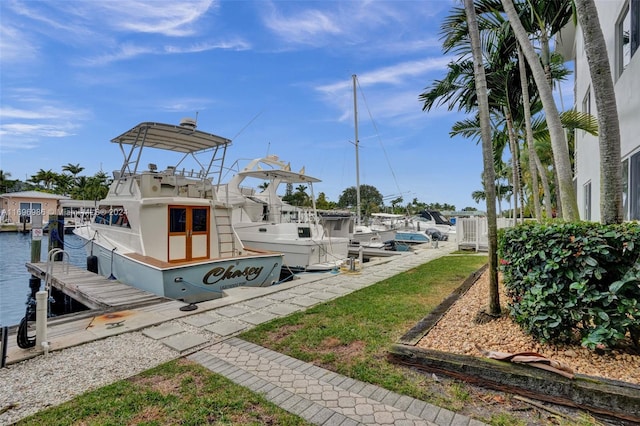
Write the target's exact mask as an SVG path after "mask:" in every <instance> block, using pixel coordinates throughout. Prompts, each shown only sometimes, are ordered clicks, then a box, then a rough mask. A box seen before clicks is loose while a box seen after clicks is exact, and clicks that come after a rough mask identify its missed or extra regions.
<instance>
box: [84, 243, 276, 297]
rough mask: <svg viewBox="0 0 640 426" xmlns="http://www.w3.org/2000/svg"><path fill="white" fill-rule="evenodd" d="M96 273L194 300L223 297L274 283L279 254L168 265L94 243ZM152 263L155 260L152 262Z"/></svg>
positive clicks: (158, 292) (152, 291) (159, 293)
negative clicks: (235, 290) (240, 289)
mask: <svg viewBox="0 0 640 426" xmlns="http://www.w3.org/2000/svg"><path fill="white" fill-rule="evenodd" d="M93 253H94V255H97V258H98V273H100V274H101V275H104V276H105V277H111V278H113V279H117V280H118V281H120V282H122V283H125V284H128V285H130V286H132V287H136V288H139V289H141V290H145V291H148V292H150V293H154V294H157V295H159V296H164V297H168V298H171V299H176V300H183V301H185V302H187V303H197V302H202V301H205V300H212V299H217V298H220V297H222V296H223V295H224V294H223V292H224V291H225V290H227V289H230V288H235V287H240V286H250V287H267V286H270V285H272V284H274V283H276V282H277V281H278V279H279V277H280V270H281V268H282V255H281V254H280V253H263V254H256V255H247V256H241V257H234V258H221V259H209V260H206V261H202V262H197V263H188V264H176V265H171V264H169V265H168V266H167V265H166V264H165V265H160V263H163V262H158V264H152V263H149V262H143V261H141V260H139V259H137V258H136V257H139V256H134V255H133V254H122V253H118V252H117V251H112V250H110V249H108V248H106V247H103V246H101V245H99V244H95V243H94V244H93ZM154 263H155V262H154Z"/></svg>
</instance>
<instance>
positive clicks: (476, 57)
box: [464, 0, 500, 316]
mask: <svg viewBox="0 0 640 426" xmlns="http://www.w3.org/2000/svg"><path fill="white" fill-rule="evenodd" d="M464 10H465V13H466V15H467V22H468V29H469V38H470V39H471V48H472V52H473V74H474V76H475V81H476V93H477V95H478V114H479V117H480V129H481V133H482V162H483V165H484V186H485V191H486V193H487V222H488V243H489V247H488V248H489V314H491V315H495V316H498V315H500V295H499V293H498V226H497V221H496V186H495V183H496V172H495V169H494V165H493V142H492V140H491V121H490V118H489V97H488V93H487V79H486V76H485V73H484V63H483V61H482V50H481V47H480V33H479V31H478V22H477V20H476V10H475V5H474V4H473V0H464Z"/></svg>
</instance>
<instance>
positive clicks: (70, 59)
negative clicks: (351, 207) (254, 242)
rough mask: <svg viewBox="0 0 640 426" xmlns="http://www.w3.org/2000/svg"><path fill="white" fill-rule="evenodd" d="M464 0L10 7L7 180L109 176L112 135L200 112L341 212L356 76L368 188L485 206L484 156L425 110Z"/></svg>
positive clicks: (351, 179) (4, 136)
mask: <svg viewBox="0 0 640 426" xmlns="http://www.w3.org/2000/svg"><path fill="white" fill-rule="evenodd" d="M453 4H455V2H453V1H449V0H427V1H390V2H387V1H343V2H338V1H325V2H315V1H212V0H193V1H184V0H181V1H164V0H155V1H124V0H123V1H118V0H111V1H71V0H70V1H14V0H3V1H2V2H0V20H1V21H0V24H1V28H0V31H1V32H0V51H1V52H2V53H1V54H0V78H1V81H0V86H1V89H0V90H1V92H0V95H1V96H0V101H1V105H0V142H1V146H0V155H1V157H0V166H1V169H2V170H3V171H4V172H9V173H11V175H12V178H13V179H21V180H25V179H26V178H28V177H29V176H31V175H32V174H35V173H36V172H37V171H38V170H39V169H45V170H48V169H52V170H53V171H55V172H61V171H62V170H61V168H62V166H63V165H66V164H68V163H72V164H77V163H79V164H80V165H81V166H83V167H85V170H84V171H83V172H82V174H83V175H93V174H94V173H95V172H97V171H99V170H104V171H106V172H108V173H110V172H111V171H112V170H115V169H119V168H120V166H121V164H122V154H121V153H120V150H119V149H118V147H117V145H116V144H112V143H111V142H109V141H110V140H111V139H112V138H113V137H115V136H117V135H120V134H121V133H123V132H124V131H126V130H128V129H130V128H131V127H133V126H135V125H136V124H138V123H140V122H143V121H156V122H164V123H175V124H178V123H179V121H180V119H181V118H183V117H195V116H196V114H197V118H198V129H199V130H203V131H207V132H211V133H216V134H218V135H221V136H225V137H227V138H230V139H232V140H233V144H232V146H231V147H230V148H229V150H228V152H227V164H231V163H232V162H234V161H236V160H240V159H251V158H257V157H262V156H264V155H266V154H275V155H278V156H279V157H280V158H281V159H282V160H284V161H289V162H291V167H292V170H299V169H300V168H302V167H303V166H304V167H305V170H306V173H307V174H309V175H311V176H314V177H317V178H319V179H322V182H321V183H318V184H316V185H314V191H315V193H316V194H318V193H319V192H324V193H325V194H326V195H327V198H328V199H329V200H331V201H337V200H338V198H339V196H340V194H341V193H342V191H343V190H344V189H345V188H347V187H350V186H354V185H355V183H356V173H355V148H354V145H353V141H354V120H353V88H352V80H351V76H352V75H353V74H356V75H357V76H358V81H359V86H360V88H359V92H358V115H359V139H360V144H359V146H360V149H359V157H360V183H361V184H368V185H373V186H375V187H376V188H378V190H379V191H380V192H381V193H382V194H383V195H384V196H385V197H388V198H385V200H386V203H387V204H389V200H390V199H392V198H395V197H397V196H399V195H401V196H402V197H403V198H404V200H405V202H408V201H410V200H412V199H413V198H417V199H418V200H420V201H422V202H426V203H432V202H440V203H449V204H453V205H455V206H456V207H457V208H458V209H462V208H463V207H466V206H473V207H476V208H478V209H480V210H485V208H484V206H483V205H482V204H476V203H475V202H474V201H473V200H472V198H471V193H472V192H473V191H474V190H477V189H480V188H481V183H480V173H481V170H482V156H481V151H480V147H479V146H478V145H476V143H475V142H474V141H471V140H466V139H463V138H461V137H456V138H453V139H451V138H450V137H449V131H450V129H451V125H452V124H453V123H454V122H455V121H457V120H459V119H461V118H462V116H461V115H459V114H457V113H455V112H448V111H446V109H445V108H441V109H437V110H432V111H431V112H429V113H425V112H423V111H422V108H421V103H420V102H419V100H418V96H419V94H420V93H422V92H423V90H424V89H425V88H426V87H430V86H431V84H432V82H433V81H434V80H435V79H438V78H442V77H443V76H444V74H445V66H446V64H447V63H448V61H449V60H450V59H451V58H448V57H445V56H444V55H443V53H442V50H441V43H440V38H439V32H440V24H441V22H442V20H443V17H444V16H446V15H447V14H448V13H449V12H450V9H451V7H452V5H453ZM360 89H361V90H360ZM159 166H160V167H161V168H164V165H162V164H161V163H160V164H159Z"/></svg>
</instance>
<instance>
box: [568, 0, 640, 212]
mask: <svg viewBox="0 0 640 426" xmlns="http://www.w3.org/2000/svg"><path fill="white" fill-rule="evenodd" d="M596 6H597V8H598V15H599V18H600V26H601V27H602V32H603V34H604V37H605V40H606V43H607V52H608V55H609V61H610V64H611V72H612V77H613V82H614V85H615V92H616V103H617V107H618V116H619V120H620V139H621V141H620V142H621V145H620V148H621V156H622V169H623V170H622V174H623V202H624V212H625V220H640V49H638V45H639V44H640V0H596ZM558 40H559V44H558V47H557V48H558V50H559V51H560V52H561V53H562V54H563V55H564V57H565V58H566V59H567V60H573V61H574V66H575V68H574V70H575V76H574V77H575V86H574V95H575V98H574V99H575V103H576V105H575V106H576V109H577V110H578V111H586V112H589V113H591V114H593V115H594V116H597V111H596V104H595V99H594V95H593V89H592V87H591V77H590V75H589V65H588V63H587V57H586V54H585V52H584V43H583V37H582V31H581V30H580V27H578V29H577V30H576V28H566V29H564V30H563V31H562V32H561V33H560V37H559V39H558ZM575 149H576V159H575V160H576V161H575V175H574V183H575V186H576V194H577V197H578V207H579V209H580V218H581V219H583V220H591V221H600V155H599V151H600V150H599V146H598V137H597V136H592V135H589V134H587V133H586V132H583V131H577V134H576V148H575Z"/></svg>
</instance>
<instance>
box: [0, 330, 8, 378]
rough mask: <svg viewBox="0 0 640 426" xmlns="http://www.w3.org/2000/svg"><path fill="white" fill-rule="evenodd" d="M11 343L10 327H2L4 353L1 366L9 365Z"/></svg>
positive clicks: (0, 360) (1, 356)
mask: <svg viewBox="0 0 640 426" xmlns="http://www.w3.org/2000/svg"><path fill="white" fill-rule="evenodd" d="M8 343H9V327H7V326H6V325H5V326H4V327H2V343H0V344H1V345H2V355H0V368H4V367H6V366H7V344H8Z"/></svg>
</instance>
